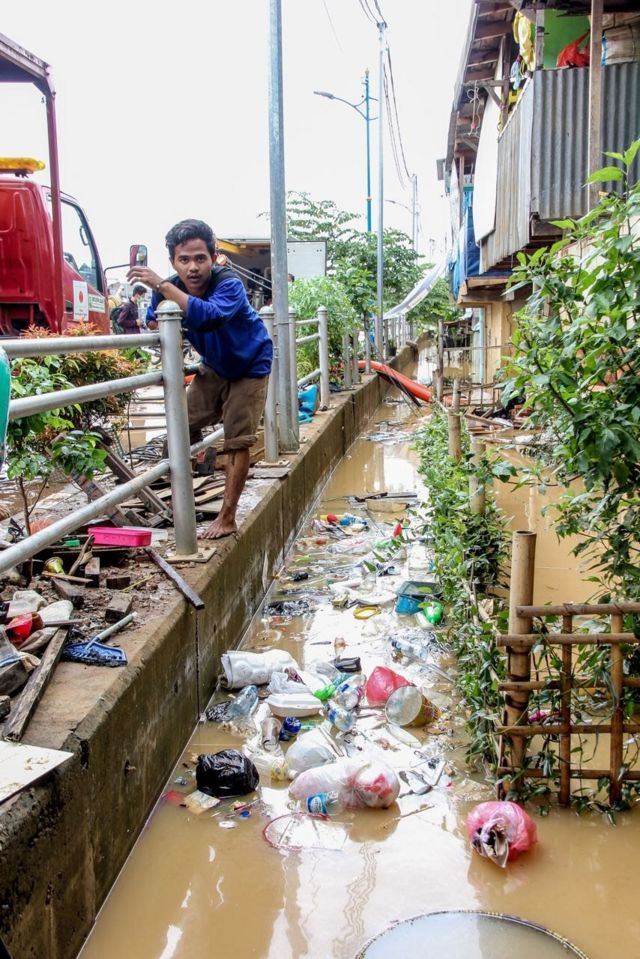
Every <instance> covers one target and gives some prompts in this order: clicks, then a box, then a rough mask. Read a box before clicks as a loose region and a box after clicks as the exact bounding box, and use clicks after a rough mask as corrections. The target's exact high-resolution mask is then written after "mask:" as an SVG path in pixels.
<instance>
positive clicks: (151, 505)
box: [100, 434, 173, 521]
mask: <svg viewBox="0 0 640 959" xmlns="http://www.w3.org/2000/svg"><path fill="white" fill-rule="evenodd" d="M105 435H106V434H105ZM107 439H108V437H107ZM100 445H101V446H102V449H103V450H104V451H105V452H106V454H107V458H106V460H105V462H106V464H107V466H108V467H109V469H110V470H111V472H112V473H113V475H114V476H115V477H116V479H118V480H119V481H120V482H121V483H128V482H129V481H130V480H132V479H135V477H136V474H135V473H134V472H133V470H132V469H131V467H130V466H128V465H127V464H126V463H125V462H124V460H123V459H122V458H121V457H120V456H118V454H117V453H116V452H115V451H114V450H113V449H112V448H111V446H110V445H109V443H108V442H106V441H105V440H103V442H102V443H101V444H100ZM136 496H137V498H138V499H139V500H140V502H141V503H143V505H144V506H146V507H147V509H148V510H149V511H150V512H151V513H158V514H159V515H161V516H162V517H163V518H164V519H166V520H169V521H171V519H172V518H173V514H172V513H171V510H170V509H169V508H168V506H167V505H166V504H165V503H163V502H162V500H161V499H160V498H159V497H158V496H156V494H155V493H154V492H153V491H152V490H150V489H145V488H144V487H143V488H142V489H140V490H138V492H137V494H136Z"/></svg>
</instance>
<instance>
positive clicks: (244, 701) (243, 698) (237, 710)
mask: <svg viewBox="0 0 640 959" xmlns="http://www.w3.org/2000/svg"><path fill="white" fill-rule="evenodd" d="M257 705H258V689H257V687H256V686H245V687H244V689H243V690H242V692H240V693H238V695H237V696H236V698H235V699H234V700H233V702H231V703H230V704H229V708H228V710H227V719H228V720H229V721H230V722H237V721H238V720H242V719H247V718H248V717H249V716H250V715H251V713H252V712H253V710H254V709H255V708H256V706H257Z"/></svg>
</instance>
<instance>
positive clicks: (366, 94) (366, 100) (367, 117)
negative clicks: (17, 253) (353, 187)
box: [364, 67, 372, 233]
mask: <svg viewBox="0 0 640 959" xmlns="http://www.w3.org/2000/svg"><path fill="white" fill-rule="evenodd" d="M369 100H370V97H369V68H368V67H367V69H366V70H365V71H364V119H365V122H366V125H367V233H371V229H372V222H371V219H372V218H371V131H370V128H369V124H370V123H371V114H370V112H369Z"/></svg>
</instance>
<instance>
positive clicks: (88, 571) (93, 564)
mask: <svg viewBox="0 0 640 959" xmlns="http://www.w3.org/2000/svg"><path fill="white" fill-rule="evenodd" d="M84 575H85V576H86V577H87V579H88V580H89V581H90V583H89V585H91V586H93V587H94V588H98V587H99V586H100V557H99V556H93V557H92V558H91V559H90V560H89V562H88V563H86V564H85V567H84Z"/></svg>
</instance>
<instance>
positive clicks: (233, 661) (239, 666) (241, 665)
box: [220, 649, 297, 689]
mask: <svg viewBox="0 0 640 959" xmlns="http://www.w3.org/2000/svg"><path fill="white" fill-rule="evenodd" d="M220 660H221V663H222V668H223V670H224V685H225V686H226V687H227V689H240V688H241V687H242V686H250V685H252V684H253V685H255V686H261V685H263V684H264V683H268V682H269V680H270V679H271V676H272V674H273V673H274V672H276V671H281V670H283V669H286V668H287V667H288V666H293V667H294V668H295V667H296V665H297V664H296V661H295V659H294V658H293V656H292V655H291V653H287V652H286V651H285V650H284V649H268V650H267V651H266V652H264V653H252V652H249V651H248V650H244V649H233V650H231V651H230V652H228V653H223V654H222V656H221V657H220Z"/></svg>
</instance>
